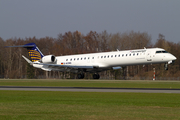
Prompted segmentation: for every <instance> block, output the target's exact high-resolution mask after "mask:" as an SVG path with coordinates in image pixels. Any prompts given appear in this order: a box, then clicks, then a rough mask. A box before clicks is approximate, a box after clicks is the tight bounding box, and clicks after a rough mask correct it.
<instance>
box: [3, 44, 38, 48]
mask: <svg viewBox="0 0 180 120" xmlns="http://www.w3.org/2000/svg"><path fill="white" fill-rule="evenodd" d="M5 47H23V48H32V47H35V45H17V46H5Z"/></svg>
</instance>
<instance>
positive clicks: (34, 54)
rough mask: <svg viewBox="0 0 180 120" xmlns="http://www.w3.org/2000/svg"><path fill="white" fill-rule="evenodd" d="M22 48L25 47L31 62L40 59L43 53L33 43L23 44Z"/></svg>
mask: <svg viewBox="0 0 180 120" xmlns="http://www.w3.org/2000/svg"><path fill="white" fill-rule="evenodd" d="M24 48H27V50H28V53H29V57H30V58H31V60H32V62H35V61H38V60H40V59H41V58H42V57H44V55H43V54H42V53H41V51H40V50H39V49H38V47H37V46H36V44H35V43H28V44H25V45H24Z"/></svg>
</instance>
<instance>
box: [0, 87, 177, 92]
mask: <svg viewBox="0 0 180 120" xmlns="http://www.w3.org/2000/svg"><path fill="white" fill-rule="evenodd" d="M0 90H21V91H69V92H134V93H180V89H161V88H98V87H34V86H0Z"/></svg>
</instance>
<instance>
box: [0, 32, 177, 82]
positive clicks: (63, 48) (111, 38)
mask: <svg viewBox="0 0 180 120" xmlns="http://www.w3.org/2000/svg"><path fill="white" fill-rule="evenodd" d="M30 42H34V43H36V45H37V46H38V48H39V49H40V50H41V51H42V53H43V54H44V55H51V54H53V55H55V56H62V55H71V54H82V53H94V52H105V51H116V50H117V49H118V50H128V49H141V48H144V47H146V48H151V47H160V48H164V49H165V50H166V51H168V52H170V53H172V54H173V55H175V56H176V57H177V60H176V61H175V63H174V64H171V65H169V70H168V71H164V64H155V65H145V66H143V65H138V66H128V67H127V69H126V76H127V79H128V78H129V79H131V78H133V77H136V78H139V79H142V78H143V79H147V78H149V77H153V68H156V76H157V77H176V78H177V77H180V60H179V58H180V43H173V42H169V41H167V40H166V39H165V37H164V36H163V35H162V34H159V38H158V39H157V41H156V43H155V44H152V42H151V36H150V35H148V33H146V32H134V31H131V32H125V33H116V34H109V33H107V32H106V31H103V32H101V33H97V32H95V31H90V32H89V33H88V34H87V35H83V34H81V33H80V32H78V31H75V32H66V33H64V34H59V35H58V37H57V38H52V37H45V38H39V39H38V38H36V37H33V38H25V39H22V38H11V39H7V40H3V39H2V38H0V78H61V79H62V78H76V76H75V75H74V74H72V73H63V72H58V71H52V72H46V71H43V70H41V69H34V68H33V67H32V66H29V65H28V64H27V62H26V61H25V60H24V59H23V58H22V55H24V56H28V52H27V50H26V49H24V48H5V46H13V45H24V44H27V43H30ZM122 73H123V72H122V70H115V71H113V70H109V71H105V72H102V73H100V75H101V78H102V79H105V78H107V79H122V78H123V74H122ZM85 76H86V78H91V75H90V74H89V73H86V75H85Z"/></svg>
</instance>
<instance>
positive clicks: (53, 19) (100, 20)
mask: <svg viewBox="0 0 180 120" xmlns="http://www.w3.org/2000/svg"><path fill="white" fill-rule="evenodd" d="M76 30H78V31H80V32H81V33H82V34H84V35H86V34H87V33H88V32H90V31H91V30H92V31H97V32H98V33H100V32H102V31H104V30H106V31H107V32H108V33H113V34H115V33H117V32H120V33H124V32H130V31H131V30H133V31H134V32H138V31H139V32H147V33H148V34H149V35H151V37H152V42H153V43H155V42H156V40H157V38H158V35H159V33H161V34H163V35H164V36H165V39H166V40H168V41H171V42H174V43H178V42H179V41H180V0H0V37H1V38H3V39H4V40H6V39H9V38H14V37H17V38H19V37H20V38H25V37H33V36H36V37H37V38H41V37H46V36H49V37H53V38H57V35H58V34H59V33H62V34H64V33H65V32H68V31H71V32H74V31H76Z"/></svg>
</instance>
